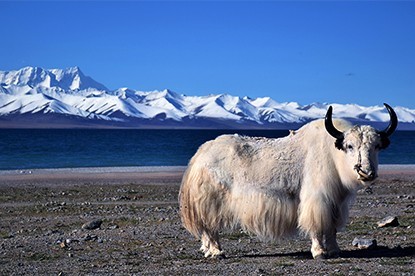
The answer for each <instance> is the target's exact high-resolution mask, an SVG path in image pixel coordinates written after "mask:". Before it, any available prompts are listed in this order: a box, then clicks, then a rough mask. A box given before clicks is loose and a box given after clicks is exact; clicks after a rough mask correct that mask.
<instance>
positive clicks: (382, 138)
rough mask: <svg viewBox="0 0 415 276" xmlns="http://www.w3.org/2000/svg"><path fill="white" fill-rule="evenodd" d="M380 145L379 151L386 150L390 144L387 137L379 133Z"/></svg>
mask: <svg viewBox="0 0 415 276" xmlns="http://www.w3.org/2000/svg"><path fill="white" fill-rule="evenodd" d="M380 143H381V146H380V149H386V148H387V147H388V146H389V144H390V143H391V141H390V140H389V138H388V136H386V135H385V134H383V133H380Z"/></svg>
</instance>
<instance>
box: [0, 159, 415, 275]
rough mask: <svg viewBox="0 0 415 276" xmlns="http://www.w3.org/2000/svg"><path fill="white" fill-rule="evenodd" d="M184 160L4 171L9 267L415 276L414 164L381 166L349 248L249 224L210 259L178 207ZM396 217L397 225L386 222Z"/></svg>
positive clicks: (2, 209) (360, 201)
mask: <svg viewBox="0 0 415 276" xmlns="http://www.w3.org/2000/svg"><path fill="white" fill-rule="evenodd" d="M184 169H185V168H184V167H144V168H138V167H130V168H79V169H48V170H15V171H0V275H97V274H102V275H184V274H185V275H196V274H199V275H201V274H203V275H281V274H287V275H369V274H371V275H386V274H387V275H414V254H415V230H414V227H415V216H414V212H415V207H414V205H415V192H414V186H415V166H413V165H399V166H396V165H383V166H380V177H379V179H378V180H377V181H376V183H374V184H373V185H372V186H371V187H369V188H367V189H365V190H362V191H360V192H359V194H358V196H357V199H356V202H355V204H354V206H353V207H352V209H351V212H350V223H349V224H348V226H347V228H346V231H345V232H342V233H339V237H338V239H339V245H340V248H341V249H342V253H341V255H340V257H339V258H337V259H329V260H319V261H316V260H313V259H312V258H311V254H310V252H309V246H310V242H309V240H308V239H307V238H304V237H296V238H294V239H290V240H283V241H280V242H275V243H264V242H261V241H259V240H258V239H257V238H256V237H254V236H250V235H249V234H247V233H244V232H242V231H240V230H235V231H228V232H225V233H223V234H222V244H223V247H224V249H225V251H226V255H227V258H226V259H224V260H216V259H205V258H204V257H203V256H202V254H201V253H200V252H198V249H199V247H200V244H199V242H198V241H197V240H195V239H194V238H193V237H192V236H191V235H190V234H189V233H187V231H186V230H185V229H184V228H183V227H182V226H181V222H180V218H179V216H178V202H177V195H178V191H179V186H180V180H181V177H182V174H183V171H184ZM387 216H396V217H397V219H398V222H399V223H398V225H396V224H394V226H389V227H382V228H380V227H378V226H377V222H378V221H379V220H381V219H383V218H385V217H387ZM355 238H361V239H369V240H376V246H374V247H373V248H371V249H361V248H358V247H355V246H354V245H353V244H352V242H353V240H354V239H355Z"/></svg>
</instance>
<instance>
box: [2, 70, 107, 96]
mask: <svg viewBox="0 0 415 276" xmlns="http://www.w3.org/2000/svg"><path fill="white" fill-rule="evenodd" d="M0 83H1V84H2V85H15V86H24V85H28V86H30V87H37V86H41V87H49V88H51V87H59V88H61V89H63V90H65V91H68V90H69V91H73V90H84V89H96V90H106V91H107V90H108V89H107V88H106V87H105V86H104V85H103V84H100V83H99V82H96V81H95V80H93V79H92V78H90V77H88V76H85V75H84V74H83V73H82V71H81V70H80V69H79V68H78V67H71V68H67V69H49V70H45V69H43V68H39V67H25V68H22V69H20V70H14V71H0Z"/></svg>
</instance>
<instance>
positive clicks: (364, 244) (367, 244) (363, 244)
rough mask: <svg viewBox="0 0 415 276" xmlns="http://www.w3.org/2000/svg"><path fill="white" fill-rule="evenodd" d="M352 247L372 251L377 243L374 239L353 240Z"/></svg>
mask: <svg viewBox="0 0 415 276" xmlns="http://www.w3.org/2000/svg"><path fill="white" fill-rule="evenodd" d="M352 245H353V246H354V247H357V248H359V249H374V248H376V246H377V241H376V240H375V239H362V238H354V239H353V241H352Z"/></svg>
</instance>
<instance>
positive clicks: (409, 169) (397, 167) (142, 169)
mask: <svg viewBox="0 0 415 276" xmlns="http://www.w3.org/2000/svg"><path fill="white" fill-rule="evenodd" d="M186 168H187V166H135V167H134V166H130V167H78V168H47V169H14V170H0V176H4V175H60V174H117V173H180V172H184V171H185V169H186ZM379 173H380V174H384V173H386V174H390V173H410V174H411V173H413V174H415V164H381V165H379Z"/></svg>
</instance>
